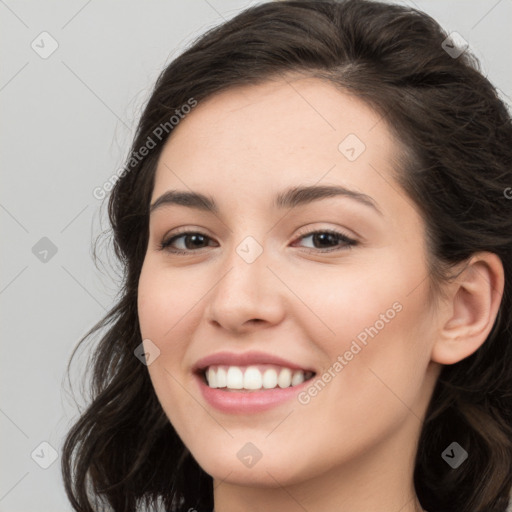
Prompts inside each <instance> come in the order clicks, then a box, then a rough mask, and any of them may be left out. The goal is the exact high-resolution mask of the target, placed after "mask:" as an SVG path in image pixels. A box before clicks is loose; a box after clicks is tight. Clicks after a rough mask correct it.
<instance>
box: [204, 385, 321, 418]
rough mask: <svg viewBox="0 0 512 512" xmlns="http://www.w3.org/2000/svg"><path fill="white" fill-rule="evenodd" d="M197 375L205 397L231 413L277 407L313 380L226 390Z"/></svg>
mask: <svg viewBox="0 0 512 512" xmlns="http://www.w3.org/2000/svg"><path fill="white" fill-rule="evenodd" d="M195 377H196V379H197V382H198V383H199V389H200V390H201V393H202V395H203V397H204V399H205V400H206V401H207V402H208V403H209V404H210V405H211V406H212V407H215V408H216V409H218V410H219V411H222V412H227V413H231V414H248V413H256V412H261V411H266V410H268V409H271V408H273V407H277V406H278V405H281V404H283V403H285V402H287V401H288V400H291V399H292V398H296V397H297V394H298V393H300V392H301V391H302V390H303V389H304V388H306V387H307V386H309V384H310V383H311V380H312V379H309V380H307V381H304V382H303V383H302V384H299V385H297V386H290V387H288V388H274V389H265V390H259V391H246V390H245V391H225V390H224V389H218V388H211V387H209V386H208V385H207V384H206V383H205V382H204V381H203V377H202V376H200V375H196V376H195Z"/></svg>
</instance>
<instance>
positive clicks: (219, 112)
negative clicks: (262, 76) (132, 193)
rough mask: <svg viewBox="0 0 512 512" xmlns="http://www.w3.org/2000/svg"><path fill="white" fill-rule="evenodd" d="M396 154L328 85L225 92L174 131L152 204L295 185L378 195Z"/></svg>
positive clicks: (366, 113)
mask: <svg viewBox="0 0 512 512" xmlns="http://www.w3.org/2000/svg"><path fill="white" fill-rule="evenodd" d="M397 153H398V145H397V141H395V139H394V138H393V136H392V134H391V132H390V131H389V129H388V128H387V126H386V123H385V122H383V120H382V117H381V116H380V115H379V114H378V113H376V112H375V111H373V110H372V109H371V108H370V107H369V106H368V105H366V104H365V103H364V102H363V101H362V100H360V99H358V98H356V97H355V96H353V95H350V94H348V93H347V92H345V91H341V90H340V89H338V88H336V87H335V86H334V85H333V84H332V83H330V82H327V81H323V80H319V79H316V78H304V77H299V78H286V79H280V80H272V81H268V82H265V83H262V84H258V85H247V86H238V87H232V88H229V89H227V90H224V91H222V92H220V93H217V94H215V95H213V96H211V97H209V98H207V99H205V100H204V101H202V102H200V103H199V104H198V105H197V106H196V107H195V108H194V109H193V110H192V111H191V112H190V113H189V114H188V115H187V116H186V117H185V118H184V119H182V120H181V121H180V123H179V124H178V126H177V127H176V128H175V129H174V130H173V132H172V134H171V136H170V137H169V139H168V140H167V142H166V144H165V146H164V148H163V150H162V153H161V156H160V159H159V163H158V167H157V174H156V179H155V188H154V194H153V198H154V197H156V196H157V195H159V194H161V193H163V192H165V190H167V189H168V188H179V189H184V188H192V189H194V190H197V189H198V188H200V189H202V190H203V191H205V190H206V191H208V192H212V191H216V192H218V193H220V194H229V191H230V190H239V191H240V190H245V192H247V193H248V194H250V195H251V196H258V195H261V196H265V195H268V194H273V193H274V192H275V191H276V190H281V189H284V188H287V187H289V186H290V185H297V184H299V183H307V184H328V183H329V184H334V183H336V184H342V185H347V186H348V185H350V186H351V188H355V189H359V190H360V191H362V192H364V193H367V194H370V195H373V194H376V195H380V194H379V189H381V192H382V187H383V185H384V184H385V183H384V181H386V180H388V181H389V180H391V177H390V176H391V173H392V172H393V171H394V170H396V169H397V164H396V161H397V159H396V156H397ZM383 180H384V181H383ZM388 188H389V186H388ZM388 192H390V193H393V190H389V191H388ZM394 193H395V194H396V190H395V192H394Z"/></svg>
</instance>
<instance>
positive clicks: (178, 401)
mask: <svg viewBox="0 0 512 512" xmlns="http://www.w3.org/2000/svg"><path fill="white" fill-rule="evenodd" d="M292 85H293V87H292ZM398 151H399V146H398V143H397V142H396V141H395V140H394V139H393V137H392V135H391V133H390V131H389V130H388V128H387V127H386V125H385V122H384V121H383V120H382V119H381V116H379V115H378V114H376V113H375V112H373V111H372V110H371V109H370V108H369V107H367V106H366V105H365V104H364V103H363V102H361V101H360V100H358V99H355V98H354V97H351V96H349V95H348V94H346V93H344V92H341V91H340V90H339V89H336V88H335V87H334V86H333V85H331V84H329V83H326V82H323V81H320V80H317V79H312V78H297V79H295V80H293V81H291V84H288V83H287V82H285V81H272V82H267V83H265V84H263V85H257V86H244V87H238V88H235V89H231V90H227V91H224V92H222V93H220V94H217V95H215V96H213V97H210V98H209V99H207V100H206V101H204V102H202V103H200V104H199V105H198V106H197V107H196V108H195V109H194V110H193V111H192V112H191V113H190V114H188V116H187V117H185V119H183V120H182V121H181V122H180V124H179V125H178V126H177V128H176V129H175V131H174V132H173V134H172V136H171V137H170V139H169V140H168V141H167V143H166V145H165V147H164V149H163V152H162V154H161V157H160V159H159V162H158V167H157V171H156V177H155V185H154V191H153V195H152V200H151V202H152V204H154V205H155V206H154V208H153V210H152V213H151V217H150V237H149V243H148V248H147V253H146V256H145V260H144V264H143V268H142V273H141V276H140V282H139V296H138V309H139V320H140V326H141V334H142V338H143V339H144V340H145V342H144V344H145V347H146V350H147V352H149V353H153V354H154V355H155V356H157V357H155V359H154V361H153V362H152V363H151V364H149V365H148V371H149V374H150V377H151V380H152V383H153V386H154V389H155V392H156V394H157V396H158V399H159V400H160V402H161V404H162V406H163V409H164V411H165V413H166V414H167V416H168V418H169V420H170V421H171V423H172V424H173V426H174V428H175V429H176V431H177V432H178V434H179V436H180V437H181V439H182V440H183V442H184V443H185V445H186V446H187V447H188V448H189V450H190V451H191V453H192V454H193V456H194V457H195V458H196V460H197V461H198V463H199V464H200V466H201V467H202V468H203V469H204V470H205V471H206V472H207V473H209V474H210V475H212V476H213V477H214V478H218V479H223V480H224V479H225V481H228V482H232V483H237V484H242V485H245V484H247V485H268V486H275V482H276V480H277V481H279V482H280V484H281V485H285V484H293V483H300V482H302V481H305V480H307V479H310V478H315V477H317V476H320V475H322V474H325V473H326V472H328V471H332V470H333V469H335V468H341V467H343V468H345V469H346V468H349V467H355V465H356V464H358V463H359V462H360V461H361V460H362V459H363V458H364V457H365V456H366V455H368V454H377V453H378V454H381V455H382V457H385V454H386V453H389V456H390V457H391V456H393V457H394V458H395V459H396V457H397V453H399V454H404V455H403V456H404V457H409V458H410V457H412V456H413V451H411V450H413V449H412V448H410V449H409V448H407V447H411V446H412V445H413V444H414V442H415V436H417V434H418V432H419V429H420V426H421V425H420V423H421V422H420V420H419V418H420V417H421V416H422V415H423V412H424V410H425V408H426V406H427V404H428V400H429V398H430V395H431V391H432V387H433V384H434V382H435V377H437V375H436V374H435V371H434V370H435V368H433V366H432V364H433V363H431V361H430V350H431V348H432V344H433V341H434V337H435V333H434V329H433V326H432V325H433V323H432V313H431V311H430V309H429V307H428V306H427V296H428V279H427V266H426V247H425V226H424V222H423V219H422V218H421V216H420V214H419V213H418V210H417V209H416V208H415V206H414V204H413V203H412V201H411V200H410V199H409V198H408V197H407V196H406V195H405V193H404V192H403V191H402V190H401V189H400V187H399V186H398V184H397V182H396V181H395V180H394V178H393V174H394V173H395V172H396V171H397V170H398V167H397V165H398V164H397V163H396V161H397V157H398ZM297 187H324V189H323V190H324V191H325V187H338V188H339V190H343V189H345V193H336V194H335V193H333V194H331V195H328V196H325V195H323V194H322V193H321V192H322V190H320V191H317V192H316V193H315V192H313V193H311V190H310V193H309V194H308V193H307V192H302V193H298V194H295V195H293V194H290V193H288V194H286V192H287V191H290V190H291V189H294V188H297ZM169 191H177V192H186V193H191V192H194V193H199V194H204V195H205V196H208V198H211V199H212V200H214V202H215V205H216V208H215V209H214V208H213V207H210V208H200V207H198V206H197V205H194V204H193V203H194V202H193V201H189V202H188V204H183V203H184V202H183V201H181V202H180V201H178V202H174V201H172V200H171V197H170V195H167V196H164V195H165V194H166V193H168V192H169ZM347 191H349V192H347ZM285 194H286V195H285ZM283 195H284V198H285V199H286V198H287V199H290V198H291V199H295V200H294V201H288V202H287V201H281V203H284V205H283V204H276V203H279V201H277V200H276V198H277V197H278V196H281V198H282V199H283ZM159 199H160V201H158V200H159ZM157 201H158V204H157ZM180 203H181V204H180ZM204 204H205V203H203V205H204ZM210 206H211V205H210ZM184 233H187V234H184ZM162 245H164V246H165V247H164V248H162ZM218 354H220V355H219V357H218V358H216V359H210V360H209V361H208V360H205V361H202V360H203V358H205V357H209V356H212V355H213V356H215V355H218ZM226 354H227V355H226ZM251 354H252V355H255V354H256V355H255V357H253V358H251V357H250V356H251ZM272 358H274V359H272ZM275 358H280V359H275ZM198 366H199V367H200V369H204V367H205V366H207V367H210V368H211V370H208V369H206V372H207V373H208V371H210V372H211V374H213V373H215V376H213V375H211V379H214V378H218V379H220V382H219V385H221V386H225V385H226V383H227V381H229V387H230V388H237V387H239V386H240V385H242V386H243V385H245V386H247V387H249V388H251V387H255V388H260V389H256V390H255V389H231V390H228V389H226V388H224V387H222V388H217V389H215V388H210V387H208V386H207V384H206V383H205V377H204V376H203V372H200V373H199V374H198V373H197V372H196V370H197V367H198ZM249 366H254V367H255V368H251V370H250V371H249V375H250V377H248V376H247V375H246V374H245V372H247V368H248V367H249ZM219 368H220V370H219ZM286 368H289V369H290V370H293V371H291V372H288V369H286ZM301 369H302V370H304V371H305V373H304V374H303V375H304V378H308V377H309V375H310V374H308V373H307V372H314V376H313V377H312V378H311V379H309V380H307V381H305V382H302V383H300V381H301V378H302V377H301V372H300V370H301ZM269 370H270V371H269ZM223 371H224V373H227V374H228V377H224V376H222V375H220V376H219V373H220V374H222V372H223ZM290 374H291V376H292V378H293V383H295V385H292V386H290V387H287V385H289V384H290V381H289V380H288V376H289V375H290ZM274 375H275V376H274ZM275 377H277V378H278V382H280V383H281V384H282V385H283V388H281V387H280V384H279V383H278V385H277V388H273V386H275ZM244 379H245V381H244ZM279 379H281V380H280V381H279ZM262 383H263V384H264V385H266V386H268V388H263V389H261V386H262ZM265 383H266V384H265ZM212 384H213V382H212ZM397 448H399V451H398V452H397V451H396V450H397ZM400 450H401V451H400ZM299 455H300V456H299ZM401 456H402V455H399V457H401ZM380 470H381V469H380ZM226 475H229V476H227V477H226Z"/></svg>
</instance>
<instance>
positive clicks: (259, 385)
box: [196, 364, 316, 393]
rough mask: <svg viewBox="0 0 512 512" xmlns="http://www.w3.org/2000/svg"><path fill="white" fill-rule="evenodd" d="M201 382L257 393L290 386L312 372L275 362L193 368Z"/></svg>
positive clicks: (213, 387)
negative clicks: (195, 369)
mask: <svg viewBox="0 0 512 512" xmlns="http://www.w3.org/2000/svg"><path fill="white" fill-rule="evenodd" d="M196 374H197V375H198V376H199V377H200V379H201V380H202V382H203V384H205V385H206V386H207V387H209V388H211V389H218V390H220V391H226V392H238V393H240V392H244V393H251V392H261V391H270V390H274V389H285V388H294V387H297V386H300V385H301V384H303V383H304V382H307V381H309V380H311V379H313V378H314V377H315V375H316V373H315V372H314V371H311V370H305V369H297V368H293V369H292V368H288V367H286V366H280V365H275V364H257V365H247V366H233V365H230V366H227V365H210V366H208V367H206V368H201V369H198V370H197V371H196Z"/></svg>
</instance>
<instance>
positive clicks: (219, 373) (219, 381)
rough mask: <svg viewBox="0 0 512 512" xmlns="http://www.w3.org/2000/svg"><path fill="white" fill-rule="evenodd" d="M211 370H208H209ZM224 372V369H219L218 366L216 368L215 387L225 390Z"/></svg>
mask: <svg viewBox="0 0 512 512" xmlns="http://www.w3.org/2000/svg"><path fill="white" fill-rule="evenodd" d="M210 369H211V368H208V370H210ZM208 382H210V381H208ZM226 382H227V378H226V370H225V369H224V368H221V367H220V366H219V367H218V368H217V382H216V384H217V387H218V388H225V387H226Z"/></svg>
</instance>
